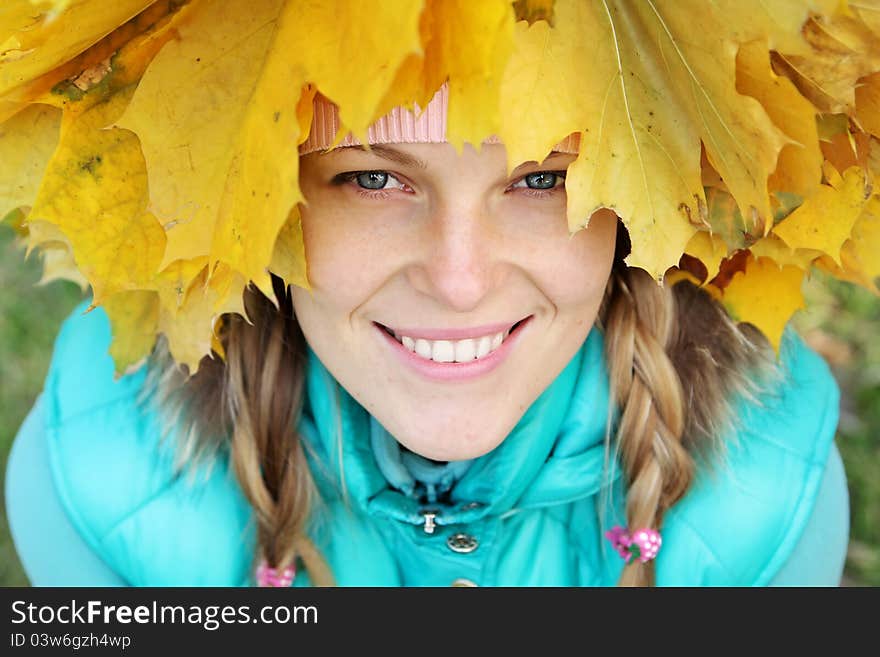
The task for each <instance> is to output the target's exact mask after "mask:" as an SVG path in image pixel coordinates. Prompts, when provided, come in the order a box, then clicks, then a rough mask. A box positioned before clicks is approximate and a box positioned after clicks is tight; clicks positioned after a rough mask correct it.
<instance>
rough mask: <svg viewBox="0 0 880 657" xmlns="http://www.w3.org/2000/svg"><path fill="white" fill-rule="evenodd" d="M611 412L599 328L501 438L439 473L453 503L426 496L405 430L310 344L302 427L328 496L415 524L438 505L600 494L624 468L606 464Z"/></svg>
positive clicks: (538, 502)
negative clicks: (393, 426)
mask: <svg viewBox="0 0 880 657" xmlns="http://www.w3.org/2000/svg"><path fill="white" fill-rule="evenodd" d="M608 412H609V388H608V374H607V370H606V367H605V359H604V356H603V340H602V336H601V334H600V332H599V331H598V330H597V329H595V328H594V329H593V330H592V331H591V333H590V334H589V336H588V337H587V339H586V340H585V341H584V344H583V345H582V347H581V348H580V349H579V350H578V352H577V353H576V354H575V356H574V357H573V358H572V359H571V361H570V362H569V363H568V365H566V367H565V368H564V369H563V370H562V372H561V373H560V374H559V376H557V378H556V379H555V380H554V381H553V382H552V383H551V384H550V386H549V387H548V388H547V389H546V390H545V391H544V392H543V393H542V394H541V395H540V396H539V397H538V398H537V399H536V400H535V402H534V403H533V404H532V405H531V406H530V407H529V409H528V410H527V411H526V413H525V414H524V415H523V417H522V418H521V419H520V421H519V423H518V424H517V425H516V427H514V429H513V430H512V431H511V433H510V434H509V435H508V436H507V438H506V439H505V440H504V441H503V442H502V443H501V444H500V445H499V446H498V447H497V448H495V449H494V450H492V451H491V452H489V453H488V454H485V455H484V456H481V457H479V458H477V459H474V460H473V461H470V462H467V463H462V464H452V465H451V467H449V468H447V469H446V472H445V473H444V472H439V473H438V472H434V473H433V474H434V475H437V480H438V482H439V484H440V485H444V486H447V487H449V486H450V484H451V487H450V490H449V494H448V500H449V501H448V502H447V503H444V504H425V502H424V500H419V499H418V497H419V496H418V495H416V494H415V481H414V478H413V476H412V475H413V472H412V464H410V467H409V468H407V467H405V464H404V463H403V462H402V460H401V455H400V448H399V445H398V444H397V442H396V440H394V439H393V437H391V436H390V435H388V433H387V432H386V431H385V429H384V427H382V426H381V425H380V424H379V423H378V422H377V421H376V420H375V419H374V418H372V416H370V414H369V413H368V412H367V411H366V410H365V409H364V408H363V407H362V406H361V405H360V404H358V403H357V402H356V401H355V400H354V399H353V398H352V397H351V396H350V395H349V394H348V393H347V392H346V391H345V390H344V389H343V388H342V387H341V386H340V385H339V384H338V382H337V381H336V380H335V379H334V378H333V376H332V375H331V374H330V373H329V372H328V371H327V369H326V368H325V367H324V365H323V363H321V361H320V360H319V359H318V357H317V356H316V355H315V353H314V352H313V351H312V350H311V349H309V353H308V368H307V381H306V399H305V405H304V408H303V415H302V418H301V420H300V424H299V429H300V434H301V436H302V438H303V443H304V447H305V449H306V452H307V454H308V456H309V458H310V462H311V466H312V474H313V476H314V478H315V481H316V484H317V486H318V490H319V493H320V494H321V496H322V497H323V498H325V499H326V498H332V497H340V496H341V497H342V498H343V499H346V500H348V501H349V502H350V503H351V504H353V505H354V506H356V507H359V508H361V509H363V510H365V511H367V512H368V513H370V514H377V515H381V516H387V517H391V518H395V519H397V520H399V521H402V522H407V523H412V524H423V523H425V521H426V517H425V513H426V512H430V513H434V514H435V516H432V517H433V519H434V522H436V524H438V525H447V524H458V523H467V522H472V521H475V520H478V519H479V518H481V517H483V516H486V515H500V514H505V513H509V512H512V511H514V510H518V509H525V508H534V507H539V506H546V505H552V504H560V503H565V502H571V501H574V500H576V499H580V498H583V497H587V496H590V495H593V494H595V493H596V492H597V491H598V490H599V489H600V488H601V486H602V485H603V483H608V482H609V481H610V480H612V479H615V478H616V477H617V475H618V474H619V471H615V469H613V468H612V469H611V473H610V475H609V473H606V472H605V471H604V470H605V469H604V464H605V462H606V454H605V451H606V450H605V446H604V438H605V434H606V428H607V427H606V425H607V419H608ZM444 477H445V478H446V479H445V481H444Z"/></svg>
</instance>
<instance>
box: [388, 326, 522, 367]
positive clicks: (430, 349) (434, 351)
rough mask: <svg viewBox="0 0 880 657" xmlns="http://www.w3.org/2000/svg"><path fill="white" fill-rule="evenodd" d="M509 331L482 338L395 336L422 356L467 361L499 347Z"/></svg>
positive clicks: (481, 356) (448, 361)
mask: <svg viewBox="0 0 880 657" xmlns="http://www.w3.org/2000/svg"><path fill="white" fill-rule="evenodd" d="M507 333H508V332H507V331H501V332H500V333H494V334H492V335H484V336H482V337H480V338H467V339H465V340H425V339H424V338H411V337H409V336H408V335H399V334H395V337H397V339H398V340H399V341H400V342H401V343H402V344H403V346H404V347H406V348H407V349H408V350H409V351H412V352H415V353H416V354H418V355H419V356H421V357H422V358H427V359H428V360H433V361H435V362H438V363H452V362H453V361H454V362H457V363H466V362H469V361H472V360H474V359H477V360H479V359H480V358H483V357H485V356H487V355H488V354H490V353H491V352H493V351H495V350H496V349H498V347H500V346H501V343H502V342H504V338H506V337H507Z"/></svg>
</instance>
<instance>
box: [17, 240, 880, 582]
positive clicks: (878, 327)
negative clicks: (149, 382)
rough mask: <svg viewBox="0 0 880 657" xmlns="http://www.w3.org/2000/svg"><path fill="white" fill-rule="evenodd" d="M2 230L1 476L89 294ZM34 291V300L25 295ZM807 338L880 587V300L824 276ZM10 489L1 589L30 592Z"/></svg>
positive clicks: (855, 517) (870, 571) (866, 563)
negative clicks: (63, 332) (824, 366)
mask: <svg viewBox="0 0 880 657" xmlns="http://www.w3.org/2000/svg"><path fill="white" fill-rule="evenodd" d="M40 273H41V267H40V261H39V259H38V257H37V254H32V257H31V258H30V259H29V260H28V261H25V260H24V252H23V251H22V250H21V249H19V248H18V247H17V246H16V245H15V240H14V233H13V231H12V229H11V228H9V227H7V226H3V225H0V478H2V476H3V475H4V474H5V472H6V459H7V455H8V454H9V448H10V446H11V444H12V440H13V438H14V437H15V434H16V432H17V431H18V428H19V426H20V425H21V423H22V421H23V420H24V418H25V416H26V415H27V413H28V411H29V410H30V408H31V406H32V405H33V403H34V400H35V399H36V396H37V394H38V393H39V392H40V390H41V389H42V385H43V379H44V378H45V376H46V370H47V369H48V367H49V358H50V356H51V352H52V344H53V342H54V339H55V335H56V333H57V332H58V329H59V328H60V325H61V321H62V320H63V319H64V318H65V317H67V315H68V314H69V313H70V312H71V310H73V307H74V306H75V305H76V304H77V303H78V302H79V301H81V300H82V299H83V298H84V296H83V293H82V292H81V290H80V289H79V287H78V286H77V285H75V284H74V283H70V282H67V281H54V282H51V283H49V284H47V285H43V286H39V287H34V284H35V283H36V282H37V281H38V280H39V279H40ZM25 290H27V291H28V292H27V293H26V294H24V293H23V292H24V291H25ZM804 293H805V296H806V297H807V305H808V308H809V309H808V310H806V311H800V312H799V313H798V314H797V315H796V316H795V319H794V323H795V326H796V328H797V329H798V331H799V332H800V333H801V335H803V336H804V337H805V338H806V340H807V341H808V342H809V344H810V345H811V346H812V347H813V348H814V349H815V350H816V351H818V352H819V353H820V354H822V356H824V357H825V359H826V360H827V361H828V363H829V364H830V365H831V367H832V369H833V371H834V373H835V375H836V377H837V381H838V383H839V384H840V388H841V414H840V426H839V429H838V435H837V444H838V446H839V447H840V451H841V453H842V455H843V460H844V463H845V466H846V473H847V478H848V481H849V494H850V506H851V509H850V514H851V517H850V525H851V528H850V543H849V551H848V556H847V565H846V571H845V575H844V581H843V584H844V585H847V586H880V299H878V298H876V297H874V296H873V295H872V294H870V293H869V292H867V291H866V290H863V289H861V288H857V287H855V286H853V285H848V284H845V283H840V282H839V281H836V280H832V279H829V278H827V277H824V276H819V275H816V276H815V277H814V278H813V279H812V280H810V281H809V282H808V283H807V285H806V286H805V289H804ZM4 488H5V487H2V486H0V586H27V584H28V581H27V578H26V577H25V575H24V572H23V571H22V569H21V564H20V563H19V560H18V557H17V556H16V553H15V548H14V546H13V544H12V539H11V537H10V535H9V530H8V527H7V523H6V512H5V509H6V504H5V499H4V497H3V493H4Z"/></svg>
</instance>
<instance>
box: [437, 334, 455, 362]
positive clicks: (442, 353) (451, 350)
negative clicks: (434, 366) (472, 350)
mask: <svg viewBox="0 0 880 657" xmlns="http://www.w3.org/2000/svg"><path fill="white" fill-rule="evenodd" d="M431 347H432V350H431V360H433V361H435V362H437V363H451V362H452V361H454V360H455V347H454V346H453V345H452V343H451V342H450V341H449V340H434V341H433V342H432V344H431Z"/></svg>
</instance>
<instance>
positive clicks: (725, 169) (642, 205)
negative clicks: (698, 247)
mask: <svg viewBox="0 0 880 657" xmlns="http://www.w3.org/2000/svg"><path fill="white" fill-rule="evenodd" d="M750 6H751V3H750ZM786 10H787V11H789V12H790V13H791V14H792V15H793V16H795V17H797V16H800V17H801V20H802V19H803V18H804V17H805V16H806V8H805V7H800V8H797V7H793V6H787V8H786ZM554 12H555V17H556V26H555V27H552V28H550V27H548V26H546V25H544V24H542V23H540V22H539V23H535V24H534V25H532V26H530V27H529V28H528V29H527V30H525V31H523V30H522V28H520V30H519V32H518V36H519V37H524V36H525V37H528V38H531V39H532V41H533V42H532V51H533V53H535V54H534V56H531V57H530V62H523V63H522V66H530V67H531V68H532V69H540V70H539V71H537V72H533V73H532V75H531V79H534V80H537V81H540V82H541V84H533V85H532V86H531V88H525V89H520V90H519V91H518V92H514V89H515V87H513V88H511V91H510V93H509V95H508V94H506V95H503V96H502V103H503V104H504V106H505V107H513V108H515V109H514V110H513V111H511V112H510V113H511V115H513V116H518V115H522V116H523V117H524V120H523V121H522V123H521V128H520V131H521V132H525V131H537V132H539V133H541V134H542V138H541V139H538V138H536V137H535V136H534V135H532V136H530V137H529V138H530V139H532V140H533V141H532V143H537V144H542V143H543V144H544V147H545V148H546V147H547V144H548V143H550V142H551V141H552V139H555V138H556V137H557V136H558V135H559V134H560V133H561V132H564V130H562V129H560V126H558V125H556V124H555V123H554V124H553V125H551V126H549V128H550V130H552V135H553V137H552V138H551V137H550V131H549V130H548V132H547V133H543V130H544V126H543V125H542V123H543V120H544V118H545V117H549V116H552V115H553V114H554V113H556V112H557V109H556V108H557V107H559V106H563V107H573V108H576V109H574V110H570V111H573V112H576V113H580V115H579V116H577V117H576V123H575V124H574V126H573V127H575V129H581V130H583V132H582V137H581V139H582V141H581V152H580V155H579V157H578V160H577V161H576V162H575V163H574V164H573V165H572V166H571V167H570V168H569V175H568V177H567V180H566V190H567V192H568V196H569V207H568V212H569V226H570V228H571V229H572V230H575V229H577V228H578V227H581V226H583V225H584V223H585V222H586V221H587V219H588V217H589V216H590V215H591V214H592V212H593V211H594V210H596V209H597V208H599V207H609V208H612V209H614V210H615V211H616V212H617V214H618V215H620V216H621V217H622V218H623V220H624V222H625V223H626V224H627V227H628V228H629V230H630V236H631V238H632V241H633V254H632V256H631V258H630V260H628V262H629V263H630V264H632V265H636V266H641V267H643V268H645V269H647V270H648V271H649V272H651V273H652V274H653V275H654V276H655V277H658V276H660V275H662V273H663V272H664V271H665V270H666V269H667V268H668V267H669V266H670V265H673V264H675V263H676V262H677V261H678V258H679V256H680V255H681V253H682V251H683V250H684V247H685V245H686V244H687V242H688V241H689V240H690V238H691V236H692V235H693V234H694V232H695V231H696V228H695V225H698V224H700V223H701V207H700V206H701V204H702V203H703V202H704V192H703V188H702V184H701V177H700V170H701V168H700V144H701V142H702V144H704V145H705V148H706V154H707V156H708V159H709V161H710V162H711V164H712V165H713V167H714V168H715V169H716V170H717V171H718V172H719V174H720V175H721V176H722V177H723V179H724V181H725V183H726V185H727V187H728V189H729V190H730V191H731V193H732V194H733V196H734V198H735V199H736V201H737V204H738V205H739V207H740V209H741V211H742V214H743V216H745V217H746V218H747V220H748V221H749V224H750V225H753V224H754V223H755V220H754V216H755V215H757V216H760V217H763V218H765V219H766V218H768V217H769V216H770V203H769V197H768V194H767V186H766V181H767V177H768V176H769V174H770V173H771V172H772V171H773V170H774V169H775V168H776V160H777V155H778V153H779V151H780V149H781V148H782V146H783V145H784V144H786V143H788V142H789V141H790V140H789V139H788V138H787V137H786V136H785V135H784V134H783V133H782V132H781V131H779V129H778V128H776V127H775V126H774V125H773V123H772V121H771V120H770V118H769V117H768V116H767V113H766V112H765V111H764V109H763V108H762V107H761V105H760V103H758V101H757V100H755V99H754V98H750V97H748V96H743V95H741V94H739V93H738V92H737V90H736V79H735V68H736V52H737V47H738V43H736V42H735V41H733V40H730V39H728V38H726V35H727V34H728V33H730V29H728V27H727V23H729V22H730V21H731V19H735V18H736V16H739V15H744V14H747V13H748V9H746V8H743V9H740V10H738V11H737V13H736V15H734V16H733V17H728V16H724V15H722V14H721V13H720V10H718V9H717V7H716V6H715V4H714V3H700V4H690V3H689V4H682V3H672V2H658V1H653V0H648V1H646V2H640V3H627V2H611V1H610V0H609V1H606V2H602V3H582V2H574V1H573V0H559V1H558V2H557V3H556V6H555V10H554ZM695 23H698V24H700V26H701V28H700V30H696V31H695V30H694V29H693V25H694V24H695ZM536 28H537V29H536ZM759 28H760V29H759ZM778 31H779V28H778V26H777V25H776V24H770V22H769V20H768V23H767V24H766V25H760V26H758V25H754V24H748V25H744V26H740V27H739V31H737V30H734V33H735V34H743V35H745V34H747V35H749V36H751V37H752V38H757V37H759V36H760V35H761V34H762V33H763V34H766V35H772V34H775V33H776V32H778ZM767 38H768V39H769V38H770V37H769V36H768V37H767ZM719 41H720V43H719ZM771 41H772V39H771ZM542 51H543V52H546V53H547V55H546V56H543V57H542V56H541V55H540V53H541V52H542ZM707 53H712V55H711V56H707ZM522 66H517V67H513V68H512V69H511V68H509V69H508V71H511V70H513V71H516V74H517V75H519V76H520V77H522V78H523V79H527V78H526V77H525V75H524V73H523V72H522V70H518V69H521V68H522ZM511 74H513V73H511ZM572 80H579V81H583V82H582V83H580V84H575V83H572ZM503 88H504V87H503ZM539 95H546V96H547V100H542V99H541V98H539V97H538V96H539ZM521 107H525V108H538V109H543V108H545V107H547V108H551V109H550V111H546V112H528V113H527V114H525V113H523V112H522V111H521V110H519V109H516V108H521ZM530 116H535V117H536V120H535V121H528V120H525V117H530ZM567 132H571V130H568V131H567ZM502 136H503V138H504V141H505V143H509V144H511V145H512V146H511V148H512V150H513V151H514V152H517V148H518V146H517V145H518V144H519V143H520V139H521V138H520V136H519V135H518V134H516V133H513V134H511V132H510V131H509V130H508V131H506V132H505V133H503V135H502ZM688 217H689V218H690V222H689V221H688ZM661 226H662V228H660V227H661Z"/></svg>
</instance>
